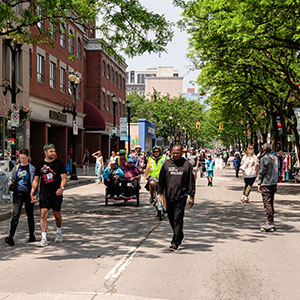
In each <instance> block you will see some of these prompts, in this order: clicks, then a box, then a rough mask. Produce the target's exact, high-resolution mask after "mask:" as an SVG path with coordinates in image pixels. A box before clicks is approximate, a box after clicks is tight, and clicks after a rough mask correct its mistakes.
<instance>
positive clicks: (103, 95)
mask: <svg viewBox="0 0 300 300" xmlns="http://www.w3.org/2000/svg"><path fill="white" fill-rule="evenodd" d="M105 98H106V95H105V93H104V92H102V110H105Z"/></svg>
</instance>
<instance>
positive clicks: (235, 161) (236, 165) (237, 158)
mask: <svg viewBox="0 0 300 300" xmlns="http://www.w3.org/2000/svg"><path fill="white" fill-rule="evenodd" d="M233 165H234V168H235V177H236V178H238V177H239V171H240V165H241V156H240V154H239V153H238V152H236V153H235V154H234V159H233Z"/></svg>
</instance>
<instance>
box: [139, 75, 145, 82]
mask: <svg viewBox="0 0 300 300" xmlns="http://www.w3.org/2000/svg"><path fill="white" fill-rule="evenodd" d="M138 83H145V74H138Z"/></svg>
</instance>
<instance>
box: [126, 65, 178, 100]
mask: <svg viewBox="0 0 300 300" xmlns="http://www.w3.org/2000/svg"><path fill="white" fill-rule="evenodd" d="M126 82H127V85H126V92H127V93H133V92H136V93H138V94H139V95H152V94H153V92H154V90H156V91H158V92H160V93H161V95H163V96H166V95H169V96H170V97H178V96H179V95H180V94H182V91H183V77H180V76H179V72H178V70H175V69H174V68H172V67H158V68H150V69H146V70H145V71H134V70H131V71H128V72H127V73H126Z"/></svg>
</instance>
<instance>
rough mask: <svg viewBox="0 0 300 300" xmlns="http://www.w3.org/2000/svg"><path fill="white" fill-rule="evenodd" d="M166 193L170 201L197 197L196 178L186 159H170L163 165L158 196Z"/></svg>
mask: <svg viewBox="0 0 300 300" xmlns="http://www.w3.org/2000/svg"><path fill="white" fill-rule="evenodd" d="M163 192H165V193H166V198H167V200H168V201H178V200H182V199H186V198H187V196H188V195H189V196H190V197H191V198H194V196H195V177H194V174H193V167H192V165H191V164H190V163H189V162H188V161H187V160H186V159H185V158H181V159H179V160H174V159H173V158H172V159H169V160H166V161H165V162H164V164H163V165H162V168H161V171H160V174H159V183H158V194H163Z"/></svg>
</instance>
